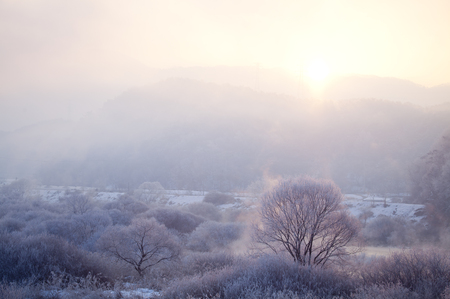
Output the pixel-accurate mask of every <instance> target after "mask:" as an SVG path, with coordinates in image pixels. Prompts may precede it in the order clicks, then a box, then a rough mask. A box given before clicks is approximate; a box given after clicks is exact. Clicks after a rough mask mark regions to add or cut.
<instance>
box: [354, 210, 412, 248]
mask: <svg viewBox="0 0 450 299" xmlns="http://www.w3.org/2000/svg"><path fill="white" fill-rule="evenodd" d="M362 236H363V238H364V239H365V241H366V243H367V244H372V245H376V246H378V245H381V246H401V245H411V244H412V242H413V241H414V240H415V239H416V230H415V227H413V224H412V223H408V222H407V221H406V220H405V219H403V218H400V217H387V216H378V217H377V218H375V219H373V220H372V221H370V222H369V223H367V225H366V227H365V228H364V229H363V230H362Z"/></svg>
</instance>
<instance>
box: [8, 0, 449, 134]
mask: <svg viewBox="0 0 450 299" xmlns="http://www.w3.org/2000/svg"><path fill="white" fill-rule="evenodd" d="M449 29H450V1H448V0H427V1H422V0H420V1H419V0H389V1H387V0H376V1H375V0H374V1H372V0H315V1H310V0H308V1H305V0H277V1H268V0H226V1H222V0H164V1H163V0H159V1H156V0H127V1H119V0H77V1H60V0H0V41H1V43H0V100H1V101H13V100H14V96H15V95H18V94H27V92H28V95H32V94H33V93H35V92H36V90H41V91H42V90H44V91H51V92H53V93H54V94H55V95H54V97H55V98H56V97H58V92H60V91H61V92H66V94H67V92H70V91H73V94H74V97H75V94H76V92H75V91H76V90H80V89H81V86H82V87H83V90H84V91H83V92H84V94H89V89H92V90H94V89H95V90H97V91H98V90H99V86H100V87H101V88H104V89H105V90H109V89H111V86H118V88H117V89H121V88H125V87H126V86H131V85H139V84H142V82H145V80H146V78H147V77H148V73H147V72H148V70H149V69H151V68H158V69H165V68H173V67H213V66H258V67H261V68H268V69H270V68H283V69H286V70H289V71H290V72H292V73H293V74H298V75H301V74H304V73H305V72H306V73H311V72H312V73H314V72H316V76H317V77H318V78H322V77H323V74H322V73H320V71H319V73H318V74H317V70H316V71H314V70H312V71H311V70H310V69H311V65H320V66H321V67H322V69H326V72H327V73H329V74H330V75H349V74H361V75H375V76H380V77H396V78H400V79H405V80H411V81H413V82H415V83H418V84H421V85H423V86H426V87H431V86H436V85H440V84H447V83H450V55H449V54H448V53H450V33H449ZM324 65H325V67H324ZM119 87H120V88H119ZM114 92H116V90H114V91H112V90H111V94H108V96H113V93H114ZM94 96H95V95H91V97H94ZM1 104H2V103H0V106H1ZM0 127H1V126H0Z"/></svg>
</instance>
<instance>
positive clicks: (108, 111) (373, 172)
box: [0, 79, 450, 193]
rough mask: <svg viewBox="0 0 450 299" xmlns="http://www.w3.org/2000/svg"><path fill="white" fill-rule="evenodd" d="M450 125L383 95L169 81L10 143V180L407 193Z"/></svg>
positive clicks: (1, 141) (449, 115) (4, 159)
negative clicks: (312, 182) (412, 174)
mask: <svg viewBox="0 0 450 299" xmlns="http://www.w3.org/2000/svg"><path fill="white" fill-rule="evenodd" d="M449 127H450V110H447V109H443V110H440V109H439V108H438V106H435V107H434V108H433V109H426V108H424V107H421V106H418V105H412V104H410V103H400V102H394V101H388V100H379V99H353V100H339V101H320V100H305V99H303V100H301V99H298V98H296V97H293V96H287V95H283V94H277V93H265V92H257V91H255V90H253V89H251V88H248V87H236V86H231V85H226V84H213V83H205V82H201V81H196V80H189V79H170V80H165V81H161V82H159V83H156V84H151V85H148V86H145V87H140V88H133V89H130V90H128V91H127V92H125V93H123V94H122V95H120V96H118V97H117V98H115V99H112V100H110V101H108V102H107V103H105V104H104V106H103V107H102V108H101V109H99V110H98V111H96V112H95V113H91V114H90V115H87V116H86V117H84V118H83V119H80V120H78V121H76V122H64V121H55V122H46V123H41V124H37V125H34V126H29V127H25V128H23V129H20V130H16V131H13V132H10V133H7V134H5V135H3V136H1V135H0V157H1V159H0V177H23V176H34V177H36V178H38V179H39V181H40V182H41V183H43V184H46V185H80V186H92V187H99V188H105V187H112V188H119V189H121V190H124V189H127V188H134V187H136V186H139V185H140V184H141V183H143V182H146V181H159V182H160V183H161V184H162V185H163V186H164V187H165V188H167V189H191V190H220V191H230V190H242V189H245V188H246V187H247V186H248V185H249V184H251V183H252V182H254V181H256V180H259V179H262V178H263V177H265V176H285V175H299V174H309V175H313V176H319V177H327V178H332V179H333V180H335V181H336V182H337V183H338V184H339V186H340V187H341V188H343V189H344V190H345V191H346V192H390V193H395V192H405V190H406V188H407V182H408V169H409V166H410V165H411V164H412V163H413V161H414V160H415V159H417V158H419V157H421V156H423V155H424V154H426V153H427V152H428V151H429V149H430V148H431V145H432V144H433V143H434V142H435V141H436V140H437V139H438V138H440V137H441V136H442V133H443V132H444V131H445V130H446V129H448V128H449Z"/></svg>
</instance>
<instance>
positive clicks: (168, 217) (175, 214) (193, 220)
mask: <svg viewBox="0 0 450 299" xmlns="http://www.w3.org/2000/svg"><path fill="white" fill-rule="evenodd" d="M146 217H148V218H152V217H154V218H155V219H156V220H158V222H159V223H162V224H164V225H165V226H166V227H167V228H168V229H174V230H176V231H178V232H180V233H191V232H192V231H194V230H195V228H196V227H197V226H199V225H200V223H202V222H204V221H205V218H203V217H200V216H197V215H194V214H192V213H189V212H183V211H180V210H177V209H171V208H159V209H154V210H149V211H147V213H146Z"/></svg>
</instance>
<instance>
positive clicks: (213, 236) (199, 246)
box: [187, 221, 243, 251]
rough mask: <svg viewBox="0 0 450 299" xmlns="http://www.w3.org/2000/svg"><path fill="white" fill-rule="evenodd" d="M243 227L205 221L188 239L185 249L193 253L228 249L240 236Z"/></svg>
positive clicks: (235, 224) (234, 224)
mask: <svg viewBox="0 0 450 299" xmlns="http://www.w3.org/2000/svg"><path fill="white" fill-rule="evenodd" d="M242 231H243V225H242V224H238V223H219V222H215V221H207V222H203V223H202V224H200V225H199V226H198V227H197V228H196V229H195V231H193V232H192V234H191V235H190V237H189V240H188V243H187V247H188V248H189V249H191V250H195V251H211V250H213V249H216V248H225V247H228V246H229V245H230V244H231V243H232V242H233V241H236V240H237V239H239V238H240V237H241V235H242Z"/></svg>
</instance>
